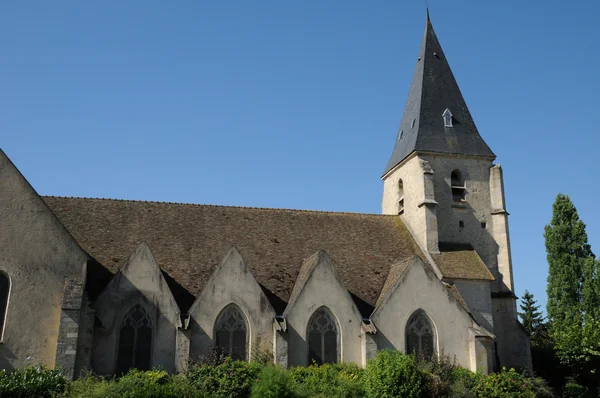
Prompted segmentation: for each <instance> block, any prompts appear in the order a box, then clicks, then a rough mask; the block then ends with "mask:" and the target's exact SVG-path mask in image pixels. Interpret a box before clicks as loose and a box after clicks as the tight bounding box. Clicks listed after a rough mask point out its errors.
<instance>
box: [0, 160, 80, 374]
mask: <svg viewBox="0 0 600 398" xmlns="http://www.w3.org/2000/svg"><path fill="white" fill-rule="evenodd" d="M87 258H88V256H87V254H86V253H85V252H84V251H83V250H82V249H81V248H80V247H79V246H78V245H77V243H76V242H75V240H74V239H73V238H72V237H71V235H70V234H69V233H68V232H67V231H66V229H65V228H64V227H63V226H62V224H61V223H60V222H59V221H58V219H57V218H56V217H55V216H54V214H53V213H52V212H51V211H50V209H48V207H47V206H46V204H45V203H44V202H43V200H42V199H41V198H40V197H39V196H38V194H37V193H36V192H35V190H34V189H33V188H32V187H31V186H30V185H29V183H28V182H27V181H26V180H25V178H24V177H23V176H22V175H21V173H19V171H18V170H17V168H16V167H15V166H14V165H13V164H12V162H11V161H10V160H9V159H8V157H6V155H5V154H4V152H2V151H1V150H0V270H1V271H3V272H5V273H6V274H7V275H8V277H9V279H10V295H9V298H8V307H7V311H6V323H5V328H4V333H3V336H2V343H1V344H0V368H2V369H7V370H11V369H14V368H21V367H23V366H26V365H38V364H42V365H46V366H49V367H54V364H55V360H56V349H57V342H58V337H59V325H60V324H61V319H63V320H66V318H68V317H69V314H67V313H64V312H63V311H62V304H63V288H64V281H65V278H78V277H79V276H80V274H81V272H82V267H83V265H84V263H85V262H86V260H87ZM65 352H66V349H65Z"/></svg>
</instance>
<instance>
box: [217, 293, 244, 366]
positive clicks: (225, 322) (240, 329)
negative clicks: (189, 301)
mask: <svg viewBox="0 0 600 398" xmlns="http://www.w3.org/2000/svg"><path fill="white" fill-rule="evenodd" d="M247 325H248V323H247V321H246V316H245V315H244V314H243V313H242V311H241V310H240V309H239V307H238V306H237V305H235V304H231V305H229V306H228V307H226V308H225V309H223V311H221V314H220V315H219V316H218V318H217V322H216V325H215V339H216V346H217V348H220V349H221V350H223V352H224V353H225V354H226V355H229V356H230V357H231V358H233V359H238V360H246V359H247V345H248V340H247V335H248V333H247V331H248V326H247Z"/></svg>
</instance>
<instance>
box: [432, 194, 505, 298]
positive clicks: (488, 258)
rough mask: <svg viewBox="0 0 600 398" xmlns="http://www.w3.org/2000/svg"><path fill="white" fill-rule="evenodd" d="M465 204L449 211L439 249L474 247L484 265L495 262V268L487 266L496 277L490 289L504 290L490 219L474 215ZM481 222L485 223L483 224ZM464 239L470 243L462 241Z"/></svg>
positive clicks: (469, 206) (451, 249) (471, 209)
mask: <svg viewBox="0 0 600 398" xmlns="http://www.w3.org/2000/svg"><path fill="white" fill-rule="evenodd" d="M453 204H454V203H453ZM465 205H466V206H465V207H464V208H453V209H452V211H451V212H449V214H450V216H449V217H448V225H447V226H445V228H444V229H445V231H444V235H443V239H442V237H441V236H440V251H442V252H448V251H454V250H465V249H467V250H468V249H471V248H472V249H475V251H477V254H479V256H480V257H481V259H482V260H483V262H484V263H485V264H486V265H488V264H495V268H489V269H490V272H491V273H492V275H493V276H494V278H495V279H496V280H495V281H494V282H493V283H494V284H495V286H496V289H492V291H494V290H496V291H500V290H504V291H505V290H506V289H508V287H507V286H506V284H505V283H504V281H503V280H502V275H501V274H500V273H499V272H498V252H499V249H500V247H499V246H498V243H497V242H496V240H495V239H494V236H493V235H492V234H491V233H490V232H489V230H488V228H491V220H482V219H479V218H478V217H477V216H476V215H475V209H473V207H472V206H471V205H470V204H469V203H468V202H466V203H465ZM482 223H485V225H484V224H482ZM476 229H479V230H480V233H477V234H473V236H471V237H469V238H466V237H465V234H467V233H469V232H468V231H474V230H476ZM466 241H468V242H470V243H464V242H466Z"/></svg>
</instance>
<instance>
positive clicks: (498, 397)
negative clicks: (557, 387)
mask: <svg viewBox="0 0 600 398" xmlns="http://www.w3.org/2000/svg"><path fill="white" fill-rule="evenodd" d="M471 393H472V394H473V395H474V396H476V397H481V398H512V397H514V398H517V397H520V398H529V397H531V398H535V397H552V396H554V395H553V393H552V391H551V390H550V389H549V388H548V387H547V386H546V385H545V383H543V382H542V381H540V380H536V381H534V379H532V378H530V377H526V376H524V375H522V374H520V373H518V372H517V371H515V370H514V369H509V370H506V368H503V369H502V371H501V372H498V373H492V374H490V375H489V376H487V377H481V378H479V379H477V382H476V384H475V386H474V387H473V388H472V389H471Z"/></svg>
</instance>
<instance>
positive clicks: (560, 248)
mask: <svg viewBox="0 0 600 398" xmlns="http://www.w3.org/2000/svg"><path fill="white" fill-rule="evenodd" d="M552 209H553V212H552V220H551V221H550V224H549V225H547V226H546V228H545V231H544V237H545V239H546V252H547V254H548V265H549V272H548V287H547V293H548V304H547V307H546V308H547V313H548V320H549V322H550V335H551V337H552V339H553V341H554V344H555V346H554V347H555V349H556V352H557V353H558V355H559V357H560V359H561V361H562V362H563V363H565V364H567V365H569V366H570V367H571V369H572V370H573V372H574V373H575V375H576V376H577V375H580V376H581V377H590V376H592V377H596V378H597V375H595V373H596V368H597V367H598V364H599V363H600V308H598V306H600V302H599V300H600V275H599V263H598V261H597V260H596V259H595V258H594V255H593V253H592V250H591V248H590V245H589V244H588V238H587V233H586V232H585V224H584V223H583V221H581V220H580V219H579V215H578V213H577V210H576V209H575V206H574V205H573V203H572V202H571V200H570V199H569V197H568V196H566V195H562V194H559V195H558V196H557V197H556V201H555V202H554V205H553V208H552Z"/></svg>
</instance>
